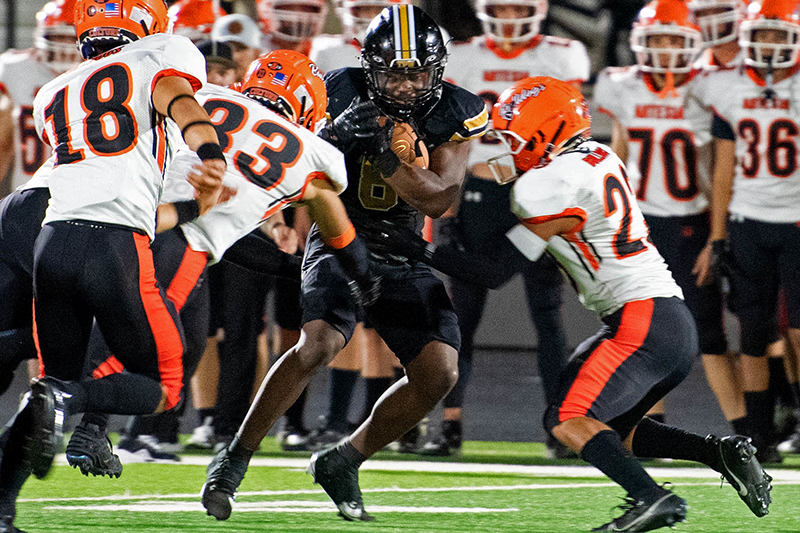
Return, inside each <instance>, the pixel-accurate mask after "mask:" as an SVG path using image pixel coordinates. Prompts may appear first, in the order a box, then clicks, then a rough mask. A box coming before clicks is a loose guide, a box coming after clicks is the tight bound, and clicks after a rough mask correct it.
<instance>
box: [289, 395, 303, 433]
mask: <svg viewBox="0 0 800 533" xmlns="http://www.w3.org/2000/svg"><path fill="white" fill-rule="evenodd" d="M306 399H308V387H306V388H305V389H303V392H302V393H300V396H299V397H298V398H297V400H296V401H295V402H294V403H293V404H292V405H291V407H289V408H288V409H287V410H286V425H287V426H288V427H291V428H294V429H296V430H297V431H302V430H304V429H305V425H304V424H303V412H304V411H305V409H306Z"/></svg>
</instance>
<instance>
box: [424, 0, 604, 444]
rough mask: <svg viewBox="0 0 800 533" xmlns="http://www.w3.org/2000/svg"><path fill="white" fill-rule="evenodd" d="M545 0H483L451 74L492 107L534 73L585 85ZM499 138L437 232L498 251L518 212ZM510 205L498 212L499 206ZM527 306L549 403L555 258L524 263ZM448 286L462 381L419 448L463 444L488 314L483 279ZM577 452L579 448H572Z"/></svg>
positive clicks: (557, 304) (559, 331) (579, 62)
mask: <svg viewBox="0 0 800 533" xmlns="http://www.w3.org/2000/svg"><path fill="white" fill-rule="evenodd" d="M547 9H548V3H547V1H546V0H516V1H513V2H509V1H504V0H478V1H476V2H475V11H476V14H477V16H478V19H480V21H481V25H482V27H483V35H481V36H478V37H475V38H474V39H471V40H470V41H469V42H467V43H455V44H453V45H452V46H451V50H450V58H449V61H448V65H447V78H448V80H450V81H452V82H453V83H455V84H456V85H458V86H459V87H463V88H465V89H467V90H469V91H471V92H473V93H475V94H477V95H479V96H481V97H483V99H484V100H485V101H486V105H487V107H488V108H490V109H491V107H492V105H494V103H495V102H496V101H497V99H498V97H499V96H500V93H501V92H502V91H503V90H505V89H506V88H507V87H508V85H509V83H511V82H513V81H515V80H519V79H522V78H526V77H529V76H552V77H554V78H558V79H561V80H565V81H568V82H570V83H572V84H574V85H575V86H576V87H577V88H580V86H581V84H582V83H584V82H585V81H587V80H588V79H589V57H588V55H587V53H586V47H585V46H584V45H583V44H582V43H580V42H578V41H573V40H570V39H564V38H560V37H552V36H550V35H543V34H541V33H539V27H540V25H541V23H542V22H543V21H544V19H545V18H546V17H547ZM500 151H501V148H500V146H499V144H498V143H497V141H496V140H494V139H491V138H489V137H483V138H481V139H480V141H478V142H476V143H473V146H472V150H471V151H470V155H469V171H468V173H467V179H466V182H465V183H464V187H463V189H462V192H461V196H460V199H459V202H458V205H455V206H453V208H452V209H451V212H450V214H451V215H452V216H450V217H443V218H442V219H441V223H440V228H439V235H440V237H441V238H442V239H450V240H451V241H453V242H454V243H458V245H460V246H463V247H464V248H465V249H466V250H468V251H475V252H480V253H484V254H487V255H492V254H494V253H495V252H496V249H495V248H496V244H497V242H499V240H500V239H502V236H503V234H505V232H506V231H508V230H509V229H510V228H511V227H512V226H513V225H514V224H515V223H516V219H515V218H514V217H513V216H512V215H511V214H510V212H508V210H507V207H508V205H509V203H508V202H509V200H508V195H509V188H508V187H504V186H503V185H502V184H500V183H497V182H495V180H494V178H493V177H492V173H491V172H490V171H489V167H488V166H487V164H486V161H487V160H488V159H489V158H490V157H492V156H495V155H497V154H498V153H500ZM497 209H500V210H502V211H503V212H504V216H497V215H496V210H497ZM521 274H522V277H523V282H524V286H525V294H526V297H527V302H528V312H529V316H530V317H531V321H532V322H533V324H534V326H535V328H536V333H537V336H538V341H539V346H538V350H537V355H536V361H537V363H538V368H539V375H540V376H541V378H542V387H543V389H544V399H545V402H546V403H549V402H550V401H552V400H553V395H554V394H555V392H556V388H557V386H558V374H559V372H560V371H561V368H562V367H563V366H564V363H565V359H566V355H567V340H566V333H565V331H564V326H563V324H562V323H561V285H562V275H561V272H560V271H559V269H558V265H557V264H556V263H555V261H553V260H552V259H551V258H549V257H544V258H543V259H542V260H541V261H537V262H536V263H533V264H527V263H526V264H524V269H523V270H522V272H521ZM450 292H451V295H452V298H453V306H454V308H455V310H456V314H457V315H458V323H459V327H460V329H461V351H460V352H459V354H458V374H459V377H458V382H457V383H456V386H455V387H453V390H451V391H450V393H449V394H448V395H447V396H446V397H445V399H444V402H443V403H444V411H443V413H442V430H441V433H440V434H439V435H438V436H437V437H436V438H435V439H434V440H433V441H431V442H428V443H426V444H425V446H424V447H423V448H422V450H421V451H420V453H422V454H425V455H451V454H454V453H459V452H460V451H461V442H462V412H463V405H464V395H465V393H466V388H467V384H468V383H469V379H470V375H471V373H472V358H473V350H474V348H473V344H474V338H475V333H476V331H477V329H478V325H479V323H480V321H481V318H482V316H483V311H484V308H485V305H486V296H487V290H486V288H485V287H483V286H479V285H472V284H468V283H464V282H462V281H460V280H459V279H458V278H454V279H453V280H451V284H450ZM546 444H547V451H548V454H549V455H551V456H554V457H560V458H564V457H569V456H571V455H573V454H572V453H571V452H570V450H568V449H566V448H564V447H563V446H561V444H560V443H559V442H558V441H556V440H555V439H553V438H551V437H548V439H547V443H546ZM573 456H574V455H573Z"/></svg>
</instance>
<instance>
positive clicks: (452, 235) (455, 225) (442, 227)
mask: <svg viewBox="0 0 800 533" xmlns="http://www.w3.org/2000/svg"><path fill="white" fill-rule="evenodd" d="M438 226H439V227H438V230H439V231H438V232H437V234H436V239H434V240H435V241H436V244H437V245H439V246H452V247H453V248H455V249H457V250H460V251H462V252H463V251H466V247H465V246H464V228H462V226H461V221H460V220H459V219H458V218H456V217H446V218H440V219H439V224H438Z"/></svg>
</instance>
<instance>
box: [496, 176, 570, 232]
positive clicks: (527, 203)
mask: <svg viewBox="0 0 800 533" xmlns="http://www.w3.org/2000/svg"><path fill="white" fill-rule="evenodd" d="M537 174H538V175H537V176H535V177H527V176H523V177H522V178H520V179H519V180H518V181H517V183H515V184H514V187H513V188H512V189H511V212H512V213H514V214H515V215H517V218H519V219H520V220H522V221H525V222H528V223H530V224H540V223H542V222H547V221H550V220H553V219H556V218H562V217H578V218H581V219H584V220H585V219H586V213H585V211H584V210H583V209H582V208H581V207H579V203H578V199H577V192H576V186H575V183H574V181H577V180H570V179H569V178H568V177H562V176H556V175H554V174H553V173H548V172H547V170H546V169H544V170H542V171H538V172H537ZM571 181H572V182H573V183H570V182H571Z"/></svg>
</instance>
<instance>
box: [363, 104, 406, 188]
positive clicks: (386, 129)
mask: <svg viewBox="0 0 800 533" xmlns="http://www.w3.org/2000/svg"><path fill="white" fill-rule="evenodd" d="M379 122H383V125H382V126H379V128H378V130H376V131H375V134H374V135H373V137H372V139H370V141H369V143H368V144H367V149H366V151H365V152H364V155H365V156H366V158H367V161H369V162H370V163H371V164H372V166H373V167H375V169H376V170H377V171H378V172H380V173H381V175H382V176H383V177H385V178H388V177H390V176H392V175H393V174H394V173H395V172H396V171H397V168H398V167H399V166H400V158H399V157H398V156H397V154H396V153H394V150H392V139H393V137H394V121H393V120H392V119H390V118H387V119H386V120H385V121H379Z"/></svg>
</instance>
